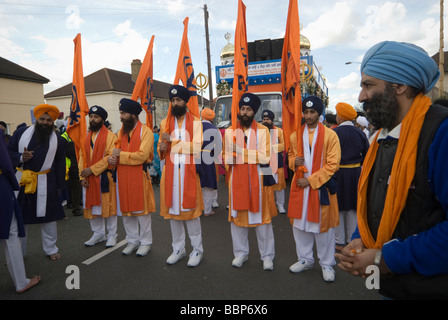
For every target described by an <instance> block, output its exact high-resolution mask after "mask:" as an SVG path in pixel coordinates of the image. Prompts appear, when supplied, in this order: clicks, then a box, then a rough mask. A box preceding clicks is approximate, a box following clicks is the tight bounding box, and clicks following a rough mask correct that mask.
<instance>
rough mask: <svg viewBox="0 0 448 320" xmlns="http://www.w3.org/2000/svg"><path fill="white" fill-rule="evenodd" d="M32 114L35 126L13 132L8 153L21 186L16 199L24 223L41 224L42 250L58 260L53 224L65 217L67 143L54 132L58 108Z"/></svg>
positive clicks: (41, 108)
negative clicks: (63, 199) (63, 191)
mask: <svg viewBox="0 0 448 320" xmlns="http://www.w3.org/2000/svg"><path fill="white" fill-rule="evenodd" d="M33 114H34V117H35V118H36V124H35V125H32V126H30V127H25V128H21V129H19V130H17V131H16V132H14V134H13V136H12V138H11V140H10V141H9V143H8V151H9V154H10V157H11V160H12V163H13V167H14V168H17V172H16V177H17V180H18V181H19V184H20V186H21V188H20V191H19V193H18V197H17V198H18V201H19V203H20V206H21V208H22V213H23V220H24V223H25V225H28V224H40V227H41V232H42V246H43V250H44V252H45V254H46V255H47V256H48V257H49V258H50V259H51V260H58V259H60V257H61V255H60V253H59V252H58V251H59V249H58V247H57V246H56V241H57V223H56V221H58V220H61V219H63V218H64V217H65V214H64V210H63V208H62V202H61V200H60V193H61V190H63V189H64V188H65V148H66V141H65V140H64V139H63V138H62V137H61V136H60V135H58V134H56V133H55V131H54V129H53V125H54V121H55V120H56V119H57V118H58V117H59V110H58V108H56V107H55V106H52V105H48V104H41V105H38V106H37V107H35V108H34V110H33ZM23 251H24V252H23V253H24V254H25V251H26V250H25V247H23Z"/></svg>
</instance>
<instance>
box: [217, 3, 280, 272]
mask: <svg viewBox="0 0 448 320" xmlns="http://www.w3.org/2000/svg"><path fill="white" fill-rule="evenodd" d="M245 12H246V7H245V5H244V3H243V2H242V1H241V0H240V1H239V5H238V19H237V25H236V30H235V76H234V80H233V96H232V126H231V127H230V128H228V129H226V131H225V136H224V161H225V164H226V170H227V169H229V166H230V174H231V175H230V180H229V222H230V227H231V229H230V230H231V235H232V243H233V254H234V257H235V258H234V259H233V261H232V266H233V267H236V268H239V267H242V266H243V264H244V262H246V260H247V259H248V255H249V241H248V234H249V228H255V232H256V235H257V242H258V248H259V252H260V258H261V260H262V261H263V269H264V270H266V271H270V270H273V269H274V263H273V260H274V257H275V243H274V232H273V229H272V223H271V221H272V218H273V217H274V216H276V215H277V209H276V206H275V199H274V191H273V189H272V188H270V187H267V186H266V185H265V183H264V179H263V173H262V170H261V166H262V165H266V164H268V163H269V159H270V139H269V130H268V128H266V127H265V126H264V125H262V124H259V123H257V122H256V121H255V120H254V117H255V114H256V113H257V111H258V109H259V108H260V104H261V101H260V99H259V98H258V96H256V95H255V94H252V93H248V92H247V88H248V50H247V36H246V13H245ZM238 115H239V117H240V119H239V120H238V119H237V116H238Z"/></svg>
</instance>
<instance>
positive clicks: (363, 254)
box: [335, 238, 390, 278]
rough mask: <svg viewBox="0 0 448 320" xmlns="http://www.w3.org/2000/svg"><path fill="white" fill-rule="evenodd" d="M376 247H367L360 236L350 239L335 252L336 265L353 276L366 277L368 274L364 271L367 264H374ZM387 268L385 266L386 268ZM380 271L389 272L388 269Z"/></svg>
mask: <svg viewBox="0 0 448 320" xmlns="http://www.w3.org/2000/svg"><path fill="white" fill-rule="evenodd" d="M377 251H378V250H377V249H367V248H366V247H364V244H363V243H362V240H361V239H360V238H358V239H354V240H352V241H351V242H350V243H349V244H348V245H346V246H345V247H344V248H343V249H342V250H341V253H336V254H335V258H336V259H337V260H339V263H338V267H339V268H341V269H342V270H344V271H346V272H348V273H350V274H351V275H354V276H361V277H363V278H366V277H367V276H369V275H370V274H368V273H366V269H367V267H368V266H371V265H374V261H375V254H376V253H377ZM386 269H387V268H386ZM380 271H381V273H383V274H385V273H389V272H390V271H389V270H384V269H383V270H382V268H381V267H380Z"/></svg>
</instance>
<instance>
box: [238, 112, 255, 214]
mask: <svg viewBox="0 0 448 320" xmlns="http://www.w3.org/2000/svg"><path fill="white" fill-rule="evenodd" d="M251 130H252V132H251V134H250V141H249V148H248V149H252V150H257V122H256V121H252V125H251ZM243 135H244V131H243V128H242V125H241V122H240V121H238V125H237V130H236V141H238V142H239V141H244V137H243ZM244 146H245V147H246V148H247V143H246V141H244ZM238 163H239V164H238ZM232 170H233V171H232V196H233V210H249V211H250V212H258V211H260V208H259V206H260V205H259V204H260V201H259V200H260V192H259V188H260V184H259V181H258V179H259V177H258V168H257V165H256V164H247V163H242V161H241V160H240V161H237V164H235V165H233V167H232Z"/></svg>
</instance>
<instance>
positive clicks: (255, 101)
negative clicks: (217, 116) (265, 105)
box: [238, 92, 261, 113]
mask: <svg viewBox="0 0 448 320" xmlns="http://www.w3.org/2000/svg"><path fill="white" fill-rule="evenodd" d="M238 105H239V107H240V109H241V107H242V106H249V107H251V108H252V110H253V111H254V113H257V111H258V109H259V108H260V105H261V100H260V98H259V97H258V96H257V95H255V94H253V93H250V92H246V93H245V94H243V95H242V96H241V98H240V101H239V104H238Z"/></svg>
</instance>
